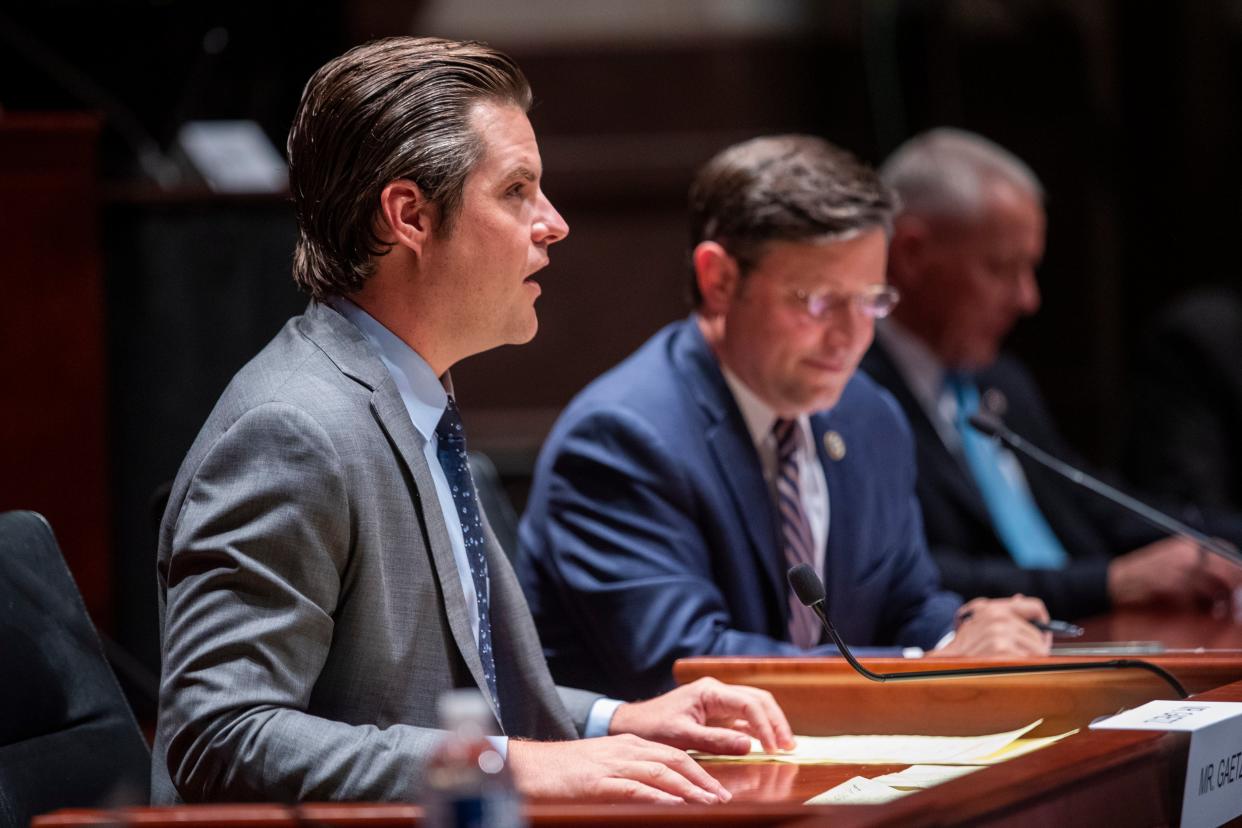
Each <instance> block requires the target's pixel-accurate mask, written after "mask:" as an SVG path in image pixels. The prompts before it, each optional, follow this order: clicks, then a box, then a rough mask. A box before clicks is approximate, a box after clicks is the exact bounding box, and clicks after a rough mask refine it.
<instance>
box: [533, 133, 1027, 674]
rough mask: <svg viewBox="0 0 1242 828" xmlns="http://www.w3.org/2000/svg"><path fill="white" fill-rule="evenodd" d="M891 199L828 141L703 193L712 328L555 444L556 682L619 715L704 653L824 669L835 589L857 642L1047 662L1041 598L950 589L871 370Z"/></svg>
mask: <svg viewBox="0 0 1242 828" xmlns="http://www.w3.org/2000/svg"><path fill="white" fill-rule="evenodd" d="M892 205H893V201H892V198H891V196H890V194H889V192H888V190H887V189H886V188H885V187H884V186H883V185H882V184H881V183H880V181H879V180H878V178H877V177H876V175H875V173H874V172H873V171H872V170H870V169H868V168H866V167H864V166H863V165H861V164H859V163H858V162H857V161H856V160H855V159H854V158H852V157H851V156H850V155H849V154H847V153H845V152H843V151H841V150H839V149H837V148H836V147H833V146H831V145H830V144H828V143H827V142H825V141H823V140H820V139H818V138H812V137H809V136H796V135H785V136H775V137H767V138H757V139H754V140H752V141H747V142H745V143H741V144H738V145H736V146H733V147H729V148H728V149H726V150H724V151H723V152H721V153H720V154H718V155H717V156H716V157H715V158H713V159H712V160H711V161H709V162H708V163H707V164H706V165H705V166H704V167H703V168H702V170H700V171H699V173H698V175H697V176H696V178H695V180H694V183H693V185H692V187H691V192H690V214H691V234H692V236H691V245H692V267H693V278H692V281H691V288H692V293H693V303H694V313H693V314H691V316H690V317H689V318H687V319H684V320H682V321H680V322H676V323H674V324H672V325H669V326H668V327H666V328H665V329H664V330H662V331H660V332H659V333H657V334H656V335H655V336H654V337H653V338H652V339H651V340H649V341H648V342H647V343H646V344H645V345H644V346H643V347H642V348H641V349H639V350H638V351H637V352H636V353H635V354H633V355H632V356H630V357H629V358H628V359H626V360H625V361H624V362H622V363H621V364H620V365H618V366H617V367H616V368H614V369H612V370H611V371H609V372H608V373H606V374H604V375H603V376H602V377H600V378H599V379H598V380H596V381H595V382H594V383H592V384H591V385H590V386H588V387H587V388H586V389H585V390H584V391H583V392H582V393H580V394H579V395H578V396H577V398H576V399H575V400H574V401H573V402H572V403H571V404H570V405H569V407H568V408H567V409H566V410H565V412H564V414H563V415H562V416H561V418H560V419H559V421H558V422H557V424H556V426H555V427H554V428H553V430H552V433H551V435H550V436H549V438H548V440H547V442H546V443H545V445H544V448H543V451H542V452H541V454H540V457H539V461H538V464H537V466H536V470H535V477H534V483H533V487H532V490H531V496H530V500H529V502H528V505H527V509H526V513H525V516H524V517H523V520H522V524H521V528H520V533H519V538H520V552H519V559H518V567H517V568H518V572H519V577H520V579H521V581H522V586H523V588H524V589H525V590H526V593H527V596H528V599H529V601H530V603H531V609H532V612H533V613H534V615H535V619H536V623H537V625H538V627H539V631H540V636H541V637H542V639H543V643H544V651H545V653H546V654H547V657H548V661H549V664H550V666H551V668H552V672H553V675H554V676H556V677H557V679H558V680H559V681H563V682H567V683H572V684H575V685H578V686H583V687H590V688H593V689H596V690H600V691H601V692H608V693H611V694H614V695H617V696H619V697H621V698H636V697H641V696H644V695H647V694H650V693H654V692H659V691H661V690H663V689H666V688H667V687H669V686H671V684H672V665H673V661H674V660H676V659H678V658H682V657H686V656H711V655H807V654H823V653H831V652H833V651H832V649H831V648H829V647H824V646H822V643H821V642H822V638H823V636H822V633H821V630H820V625H819V623H818V622H817V620H816V618H815V616H814V615H813V614H812V613H811V611H810V610H808V609H807V608H806V607H803V606H802V605H801V604H800V603H799V602H798V600H797V599H796V597H795V596H793V594H792V593H791V591H790V589H789V587H788V585H787V583H786V577H785V573H786V571H787V570H788V569H789V568H790V567H791V566H793V565H795V564H799V563H805V564H808V565H810V566H812V567H813V568H814V569H815V571H816V572H818V573H819V574H820V575H821V577H823V579H824V581H825V583H826V586H827V593H828V603H827V610H828V613H829V615H830V616H831V617H832V619H833V620H834V622H835V624H836V626H837V628H838V629H839V630H840V632H841V634H842V635H843V636H844V638H845V639H846V640H847V641H848V642H849V643H852V644H857V645H879V646H882V647H888V648H890V654H895V653H896V652H897V650H896V648H898V647H901V646H906V647H918V648H922V649H925V650H932V649H933V648H937V647H939V649H938V652H940V653H944V654H956V655H971V654H989V655H990V654H1003V655H1038V654H1043V653H1045V652H1047V649H1048V641H1047V638H1046V636H1045V635H1044V634H1042V633H1040V632H1039V631H1038V630H1037V629H1036V628H1035V627H1034V626H1033V625H1032V624H1030V623H1029V621H1030V620H1039V619H1044V618H1046V614H1045V612H1044V608H1043V605H1042V604H1040V603H1039V602H1038V601H1037V600H1033V599H1029V598H1015V599H1012V600H998V601H980V602H975V603H973V604H971V605H970V606H969V610H970V612H968V613H963V614H962V615H960V616H957V622H958V623H957V624H956V635H955V636H951V635H950V633H952V632H953V630H954V628H955V613H956V612H957V611H958V609H959V604H960V599H959V598H958V597H957V596H956V595H953V594H950V593H947V592H944V591H942V590H941V589H940V587H939V578H938V575H937V572H936V569H935V566H934V565H933V563H932V561H931V559H930V557H929V556H928V554H927V549H926V546H925V544H924V539H923V529H922V524H921V521H920V518H919V511H918V504H917V503H916V501H915V499H914V481H915V470H914V447H913V443H912V441H911V439H910V431H909V427H908V426H907V425H906V423H905V419H904V417H903V416H902V414H901V412H900V410H899V409H898V408H897V406H896V404H895V403H894V402H893V400H892V398H891V397H889V396H888V394H886V393H885V392H883V391H881V390H880V389H878V388H877V387H876V386H875V384H874V383H872V382H871V381H870V380H869V379H868V378H866V377H865V376H862V375H860V374H858V373H856V372H855V368H856V366H857V365H858V361H859V359H860V358H861V357H862V355H863V352H864V351H865V350H866V349H867V346H868V345H869V344H870V342H871V335H872V326H873V324H874V320H875V319H877V318H879V317H882V316H884V315H885V314H886V313H888V312H889V311H890V310H891V309H892V307H893V305H894V304H895V302H896V301H897V297H896V295H895V293H894V292H893V290H892V289H891V288H890V287H889V286H888V285H887V284H886V282H885V273H884V271H885V252H886V248H887V242H888V238H887V234H888V226H889V220H890V216H891V211H892Z"/></svg>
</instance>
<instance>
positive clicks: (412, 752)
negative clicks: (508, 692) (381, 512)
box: [157, 404, 438, 801]
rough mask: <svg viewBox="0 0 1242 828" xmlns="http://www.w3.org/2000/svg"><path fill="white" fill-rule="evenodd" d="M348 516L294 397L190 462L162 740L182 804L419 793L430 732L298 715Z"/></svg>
mask: <svg viewBox="0 0 1242 828" xmlns="http://www.w3.org/2000/svg"><path fill="white" fill-rule="evenodd" d="M350 526H351V522H350V505H349V492H348V490H347V487H346V485H345V480H344V474H343V471H342V468H341V463H340V460H339V458H338V456H337V454H336V451H335V449H334V447H333V445H332V442H331V439H330V438H329V436H328V434H327V432H326V431H325V430H324V429H323V428H322V427H321V426H320V424H319V423H318V422H317V421H316V420H315V419H314V418H312V417H311V416H309V415H308V414H306V413H305V412H303V411H301V410H299V409H297V408H295V407H292V406H288V405H276V404H269V405H265V406H261V407H259V408H256V409H253V410H252V411H250V412H248V413H247V414H245V415H244V416H242V417H241V418H240V419H239V420H238V421H237V422H236V423H234V425H233V426H232V427H231V428H230V429H229V430H228V432H226V433H225V434H223V435H222V436H221V437H220V438H219V439H218V440H217V442H216V443H215V445H214V446H212V447H211V448H210V449H209V450H208V451H207V452H206V454H205V455H204V458H203V460H202V462H201V463H200V464H199V466H198V467H197V468H196V469H194V470H193V471H192V479H191V480H190V481H189V486H188V489H187V493H186V496H185V499H184V501H183V502H182V504H181V506H180V509H179V514H178V516H177V522H176V526H175V530H174V538H173V552H172V555H171V558H170V560H169V563H168V569H167V573H166V577H167V599H166V600H167V604H166V616H165V617H166V620H165V629H164V641H165V645H164V671H163V680H162V683H161V687H160V716H159V723H158V734H157V740H163V741H164V743H165V744H166V745H167V762H168V771H169V774H170V776H171V778H172V780H173V782H174V784H175V785H176V787H177V789H178V791H179V793H180V795H181V796H182V797H183V798H184V799H185V800H187V801H208V800H217V801H218V800H233V801H244V800H280V801H295V800H297V801H301V800H342V799H364V800H408V799H413V798H416V797H417V796H418V794H419V784H420V780H421V778H422V773H421V768H422V765H423V763H424V761H425V759H426V758H427V756H428V755H429V753H430V751H431V750H432V749H433V747H434V745H435V742H436V741H437V738H438V733H437V731H435V730H431V729H426V728H419V727H412V726H408V725H400V724H397V725H391V726H388V727H385V728H382V729H381V728H379V727H376V726H373V725H370V724H349V723H346V722H343V721H333V720H329V719H327V718H322V717H319V716H314V715H311V714H309V713H307V709H308V706H309V703H310V699H311V693H312V690H313V688H314V686H315V682H316V678H317V677H318V675H319V673H320V671H321V669H322V667H323V665H324V663H325V659H326V658H327V655H328V652H329V648H330V647H331V646H332V644H333V612H334V610H335V609H336V607H337V604H338V601H339V600H340V599H341V593H342V578H343V574H344V573H345V570H346V566H347V564H348V559H349V555H350V549H351V535H350ZM415 680H417V677H416V676H411V681H415Z"/></svg>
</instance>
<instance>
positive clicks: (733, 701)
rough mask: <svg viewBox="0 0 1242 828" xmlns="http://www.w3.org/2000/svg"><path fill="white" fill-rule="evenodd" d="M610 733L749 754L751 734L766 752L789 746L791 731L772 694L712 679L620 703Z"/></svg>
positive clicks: (687, 746) (684, 746)
mask: <svg viewBox="0 0 1242 828" xmlns="http://www.w3.org/2000/svg"><path fill="white" fill-rule="evenodd" d="M610 732H612V733H634V734H637V735H639V736H642V737H644V738H647V739H652V740H654V741H657V742H663V743H665V744H668V745H673V746H675V747H679V748H682V749H684V750H701V751H704V752H705V753H732V754H742V753H749V752H750V737H751V736H754V737H755V738H756V739H758V740H759V743H760V744H762V745H763V749H764V750H765V751H768V752H773V751H776V750H782V749H784V750H788V749H791V748H793V746H794V740H793V731H792V730H790V728H789V722H788V721H786V719H785V714H784V712H782V711H781V708H780V706H779V705H777V703H776V700H775V699H773V698H772V694H771V693H769V692H768V691H766V690H759V689H758V688H755V687H746V686H743V685H740V684H724V683H722V682H719V681H717V680H716V679H713V678H701V679H699V680H697V681H693V682H691V683H690V684H685V685H682V686H681V687H678V688H676V689H675V690H670V691H669V692H667V693H665V694H664V695H662V696H656V697H655V698H654V699H650V700H648V701H644V702H634V703H632V704H624V705H622V706H621V707H620V708H618V709H617V712H616V714H615V715H614V716H613V717H612V726H611V728H610Z"/></svg>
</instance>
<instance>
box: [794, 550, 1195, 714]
mask: <svg viewBox="0 0 1242 828" xmlns="http://www.w3.org/2000/svg"><path fill="white" fill-rule="evenodd" d="M786 577H788V578H789V586H790V587H792V588H793V591H794V595H797V596H798V600H799V601H801V602H802V603H803V604H805V605H806V606H808V607H810V608H811V611H812V612H814V613H815V614H816V615H818V616H819V620H820V622H821V623H822V624H823V625H824V629H825V630H827V631H828V635H829V637H831V638H832V641H833V643H834V644H836V645H837V649H838V650H840V651H841V655H842V656H844V657H845V660H846V661H848V662H849V663H850V666H851V667H853V668H854V669H855V670H856V671H857V672H858V674H859V675H861V676H862V677H863V678H868V679H871V680H872V681H878V682H880V683H881V684H883V683H884V682H887V681H920V680H922V679H938V678H963V677H967V676H1013V675H1021V674H1024V673H1067V672H1073V671H1077V670H1126V669H1139V670H1147V671H1148V672H1150V673H1155V674H1156V675H1157V676H1159V677H1160V678H1162V679H1164V680H1165V681H1166V682H1168V683H1169V686H1170V687H1172V688H1173V691H1174V692H1175V693H1177V697H1178V698H1180V699H1184V698H1187V696H1189V694H1188V693H1187V692H1186V688H1185V687H1182V683H1181V682H1180V681H1178V680H1177V679H1176V678H1175V677H1174V676H1173V674H1172V673H1170V672H1169V671H1168V670H1166V669H1164V668H1163V667H1160V666H1159V665H1156V664H1152V663H1151V662H1149V661H1140V660H1139V659H1136V658H1114V659H1110V660H1108V661H1080V662H1077V663H1073V664H1019V665H1016V666H1013V667H959V668H956V669H953V670H912V671H909V672H904V673H876V672H873V671H871V670H868V669H867V668H866V667H864V666H862V664H860V663H859V661H858V659H857V658H855V657H854V654H853V653H851V652H850V648H849V647H848V646H846V644H845V640H844V639H842V638H841V635H840V634H839V633H838V632H837V630H836V628H835V627H833V626H832V622H831V621H829V620H828V616H827V614H826V613H825V612H824V601H825V598H826V596H825V594H824V584H823V582H822V581H820V580H819V576H818V575H816V574H815V570H814V569H811V567H810V566H808V565H807V564H798V565H797V566H795V567H791V568H790V570H789V573H788V575H787V576H786Z"/></svg>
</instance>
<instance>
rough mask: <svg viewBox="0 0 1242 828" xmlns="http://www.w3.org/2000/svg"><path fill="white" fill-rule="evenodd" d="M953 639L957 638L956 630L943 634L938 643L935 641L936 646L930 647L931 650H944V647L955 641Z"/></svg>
mask: <svg viewBox="0 0 1242 828" xmlns="http://www.w3.org/2000/svg"><path fill="white" fill-rule="evenodd" d="M955 638H957V630H949V631H948V632H947V633H945V634H944V635H943V636H942V637H941V639H940V640H939V641H937V642H936V646H935V647H932V649H933V650H939V649H942V648H944V647H947V646H949V644H950V643H951V642H952V641H953V639H955Z"/></svg>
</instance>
